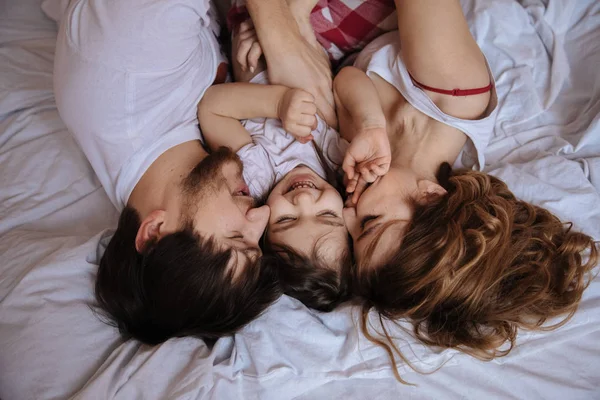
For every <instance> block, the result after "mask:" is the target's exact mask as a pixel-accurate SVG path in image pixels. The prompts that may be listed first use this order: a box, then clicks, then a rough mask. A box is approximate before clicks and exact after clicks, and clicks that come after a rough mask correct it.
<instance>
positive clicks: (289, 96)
mask: <svg viewBox="0 0 600 400" xmlns="http://www.w3.org/2000/svg"><path fill="white" fill-rule="evenodd" d="M315 112H316V107H315V106H314V104H313V98H312V96H311V95H310V94H308V93H306V92H304V91H302V90H298V89H289V88H287V87H285V86H279V85H258V84H253V83H241V82H236V83H224V84H221V85H214V86H211V87H210V88H208V90H206V92H205V93H204V96H203V97H202V100H201V101H200V103H199V104H198V121H199V122H200V128H201V130H202V134H203V135H204V139H205V140H206V143H207V144H208V146H209V147H210V148H211V150H215V149H217V148H219V147H221V146H227V147H230V148H231V149H232V150H233V151H238V150H239V149H240V148H242V147H243V146H245V145H246V144H248V143H251V142H252V139H251V137H250V134H249V133H248V131H246V129H245V128H244V127H243V126H242V124H241V122H240V120H242V119H250V118H279V119H281V120H282V122H283V126H284V128H285V129H286V130H287V131H288V132H290V134H292V135H294V136H295V137H306V136H309V135H310V132H311V130H312V127H313V126H314V125H315V123H316V118H315V115H314V114H315Z"/></svg>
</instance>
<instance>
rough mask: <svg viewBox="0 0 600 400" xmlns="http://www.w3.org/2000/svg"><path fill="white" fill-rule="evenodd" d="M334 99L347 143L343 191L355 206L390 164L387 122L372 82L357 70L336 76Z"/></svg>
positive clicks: (343, 72) (350, 70)
mask: <svg viewBox="0 0 600 400" xmlns="http://www.w3.org/2000/svg"><path fill="white" fill-rule="evenodd" d="M333 88H334V97H335V103H336V110H337V113H338V119H339V121H340V133H341V135H342V137H343V138H344V139H346V140H347V141H348V142H350V146H348V150H347V151H346V155H345V157H344V163H343V164H342V168H343V170H344V172H345V173H346V176H347V177H348V180H349V181H348V185H347V187H346V190H347V191H348V193H354V196H353V197H352V202H353V203H356V201H358V197H359V196H360V194H361V192H362V191H363V190H364V189H365V187H366V184H367V183H371V182H373V181H375V179H377V178H378V177H380V176H383V175H385V174H386V173H387V172H388V170H389V168H390V163H391V161H392V155H391V149H390V143H389V139H388V136H387V130H386V120H385V115H384V114H383V110H382V108H381V103H380V101H379V95H378V94H377V90H376V89H375V86H374V85H373V82H371V79H370V78H369V77H368V76H367V75H366V74H365V73H364V72H363V71H361V70H360V69H358V68H355V67H346V68H344V69H342V70H341V71H340V73H339V74H338V75H337V76H336V78H335V81H334V84H333Z"/></svg>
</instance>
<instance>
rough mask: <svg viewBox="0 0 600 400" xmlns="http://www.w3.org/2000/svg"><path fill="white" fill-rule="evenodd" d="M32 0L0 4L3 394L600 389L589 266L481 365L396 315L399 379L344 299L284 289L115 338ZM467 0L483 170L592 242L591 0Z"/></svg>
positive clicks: (319, 395) (102, 232) (597, 220)
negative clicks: (559, 320) (576, 291)
mask: <svg viewBox="0 0 600 400" xmlns="http://www.w3.org/2000/svg"><path fill="white" fill-rule="evenodd" d="M40 3H41V0H19V1H15V0H1V1H0V171H1V174H0V398H2V399H3V400H12V399H64V398H73V399H113V398H114V399H167V398H168V399H241V398H248V399H276V400H280V399H291V398H294V399H350V398H351V399H355V398H356V399H366V398H369V399H390V398H409V399H478V398H486V399H488V398H500V399H513V398H514V399H564V398H568V399H571V400H574V399H593V398H600V278H598V277H596V278H595V279H594V280H593V281H592V283H591V284H590V286H589V288H588V289H587V291H586V292H585V294H584V298H583V300H582V302H581V306H580V308H579V311H578V312H577V313H576V314H575V316H574V317H573V319H572V320H571V321H570V322H569V323H568V324H566V325H564V326H563V327H561V328H559V329H558V330H556V331H552V332H521V333H520V334H519V337H518V346H517V347H516V348H515V349H514V350H513V351H512V352H511V353H510V355H509V356H507V357H503V358H498V359H496V360H494V361H491V362H483V361H479V360H477V359H474V358H472V357H469V356H467V355H464V354H461V353H458V352H456V351H450V350H446V351H440V350H438V349H434V348H427V347H425V346H422V345H420V344H419V343H417V342H416V341H415V340H414V339H412V338H411V336H410V335H409V334H408V333H406V332H405V331H404V330H403V329H401V327H399V328H393V333H394V335H395V336H396V337H397V341H396V343H398V345H399V347H400V349H401V350H402V351H403V353H404V354H405V355H406V356H407V358H408V359H409V360H410V361H411V362H412V363H413V364H414V365H415V366H416V367H417V368H418V369H419V370H421V371H422V372H432V373H431V374H421V373H417V372H414V371H413V370H411V369H410V368H409V367H408V366H406V365H404V364H399V370H400V374H401V376H402V377H403V378H404V379H405V380H407V381H409V382H411V383H412V384H414V385H413V386H408V385H402V384H400V383H398V382H397V381H395V379H394V376H393V373H392V369H391V367H390V363H389V360H388V357H387V355H386V353H385V352H384V351H383V350H382V349H381V348H379V347H377V346H375V345H373V344H371V343H370V342H369V341H368V340H367V339H366V338H365V337H364V336H363V335H362V334H360V333H359V330H358V325H357V322H356V321H357V318H358V309H357V308H356V307H355V306H352V305H350V304H347V305H344V306H342V307H340V308H339V309H338V310H336V311H335V312H332V313H328V314H325V313H319V312H315V311H311V310H308V309H306V308H305V307H304V306H303V305H302V304H300V303H299V302H298V301H296V300H294V299H291V298H288V297H285V296H284V297H282V298H281V299H280V300H279V301H278V302H277V303H276V304H274V305H273V306H272V307H270V308H269V309H268V310H267V312H265V313H264V315H262V316H261V317H259V318H258V319H257V320H255V321H254V322H252V323H251V324H250V325H249V326H247V327H246V328H245V329H243V330H242V331H241V332H239V333H238V334H236V335H235V336H234V337H227V338H222V339H220V340H218V341H217V342H216V343H215V344H214V345H212V346H208V345H207V344H206V343H204V342H203V341H201V340H199V339H195V338H180V339H172V340H169V341H168V342H166V343H164V344H162V345H160V346H155V347H150V346H145V345H141V344H140V343H138V342H136V341H133V340H130V341H126V342H123V341H122V340H121V338H120V337H119V334H118V332H117V331H116V329H115V328H113V327H111V326H109V325H107V324H105V323H103V321H102V320H101V318H99V317H98V315H97V314H96V313H95V301H94V296H93V283H94V278H95V273H96V269H97V262H98V260H99V258H100V256H101V254H102V249H103V247H104V246H105V244H106V243H107V240H108V239H109V238H110V235H111V233H112V231H111V229H114V227H115V226H116V221H117V213H116V211H115V210H114V209H113V207H112V205H111V204H110V202H109V200H108V198H107V197H106V195H105V194H104V192H103V190H102V187H101V186H100V184H99V182H98V180H97V179H96V178H95V176H94V173H93V171H92V170H91V168H90V165H89V164H88V162H87V161H86V159H85V157H84V156H83V154H82V152H81V151H80V150H79V148H78V147H77V145H76V143H75V142H74V140H73V139H72V138H71V136H70V135H69V133H68V132H67V130H66V129H65V127H64V125H63V123H62V122H61V120H60V118H59V115H58V113H57V110H56V106H55V103H54V98H53V90H52V68H53V54H54V45H55V37H56V24H55V23H54V22H53V21H51V20H50V19H48V18H47V17H46V16H45V15H44V14H43V12H42V11H41V8H40ZM463 7H464V10H465V13H466V15H467V18H468V20H469V23H470V26H471V27H472V31H473V34H474V36H475V37H476V39H477V41H478V43H479V45H480V46H481V47H482V49H483V50H484V52H485V54H486V56H487V57H488V60H489V62H490V65H491V68H492V70H493V72H494V74H495V76H496V80H497V91H498V96H499V105H500V112H499V115H498V120H497V123H496V126H495V131H494V137H493V139H492V141H491V143H490V145H489V148H488V151H487V154H486V157H487V164H486V170H487V171H488V172H490V173H493V174H495V175H496V176H498V177H500V178H501V179H503V180H505V181H506V182H507V183H508V184H509V186H510V187H511V188H512V189H513V191H514V192H515V193H516V194H517V196H519V197H521V198H523V199H525V200H527V201H530V202H533V203H536V204H539V205H541V206H543V207H546V208H548V209H550V210H551V211H553V212H554V213H555V214H557V215H558V216H560V217H561V218H563V219H565V220H570V221H572V222H573V223H574V226H575V227H576V228H577V229H579V230H582V231H584V232H586V233H588V234H589V235H591V236H593V237H594V238H596V239H600V73H599V67H600V2H596V1H593V0H589V1H584V0H578V1H573V0H519V1H516V0H465V1H463ZM597 271H598V269H596V272H597ZM373 317H374V316H373ZM373 320H374V318H373ZM438 368H439V370H437V369H438ZM436 370H437V371H436ZM434 371H435V372H434Z"/></svg>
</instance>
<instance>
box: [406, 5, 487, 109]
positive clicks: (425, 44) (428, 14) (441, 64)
mask: <svg viewBox="0 0 600 400" xmlns="http://www.w3.org/2000/svg"><path fill="white" fill-rule="evenodd" d="M396 9H397V12H398V28H399V34H400V43H401V47H402V60H403V61H404V63H405V64H406V67H407V68H408V70H409V71H410V73H411V75H412V76H413V77H414V78H415V80H417V81H418V82H421V83H423V84H425V85H427V86H431V87H435V88H440V89H448V90H451V89H456V88H459V89H472V88H480V87H485V86H487V85H488V84H489V83H490V76H489V74H488V70H487V67H486V63H485V58H484V56H483V54H482V53H481V50H480V49H479V46H478V45H477V43H476V42H475V40H474V39H473V36H471V32H470V31H469V26H468V25H467V21H466V20H465V17H464V15H463V11H462V9H461V6H460V2H459V1H458V0H444V1H439V0H419V1H413V0H396ZM426 93H427V94H428V95H429V97H430V98H431V99H432V100H433V102H434V103H435V104H436V105H437V106H438V107H439V108H440V109H441V110H442V111H444V112H445V113H447V114H449V115H453V116H455V117H458V118H465V119H476V118H478V117H480V116H481V114H482V113H483V112H484V111H485V109H486V108H487V105H488V103H489V101H490V92H487V93H484V94H479V95H475V96H462V97H455V96H449V95H444V94H439V93H434V92H426Z"/></svg>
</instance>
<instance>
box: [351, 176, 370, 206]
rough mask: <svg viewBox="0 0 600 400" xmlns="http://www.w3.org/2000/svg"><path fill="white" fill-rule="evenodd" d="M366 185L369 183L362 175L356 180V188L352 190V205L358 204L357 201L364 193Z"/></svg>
mask: <svg viewBox="0 0 600 400" xmlns="http://www.w3.org/2000/svg"><path fill="white" fill-rule="evenodd" d="M368 184H369V183H368V182H367V181H365V180H364V179H363V177H362V175H361V176H360V177H359V178H358V181H357V182H356V188H355V189H354V194H352V203H354V204H358V199H359V198H360V195H361V194H362V193H363V192H364V191H365V189H366V188H367V185H368Z"/></svg>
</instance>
